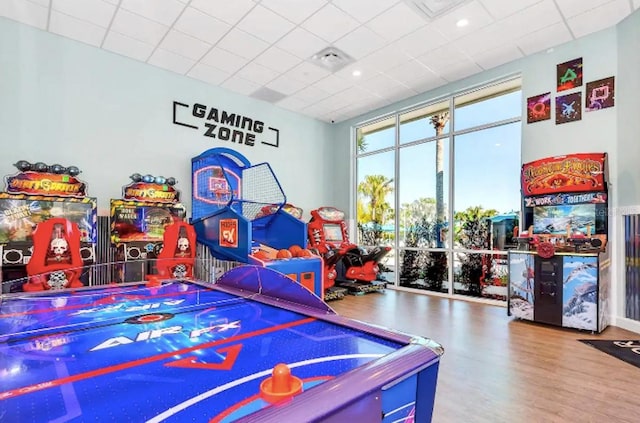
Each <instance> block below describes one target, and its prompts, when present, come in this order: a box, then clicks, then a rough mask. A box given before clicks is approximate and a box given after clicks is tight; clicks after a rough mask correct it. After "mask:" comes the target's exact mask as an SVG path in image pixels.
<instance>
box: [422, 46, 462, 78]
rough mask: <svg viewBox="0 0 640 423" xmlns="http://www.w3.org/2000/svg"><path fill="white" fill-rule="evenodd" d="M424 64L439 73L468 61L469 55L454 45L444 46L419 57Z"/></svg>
mask: <svg viewBox="0 0 640 423" xmlns="http://www.w3.org/2000/svg"><path fill="white" fill-rule="evenodd" d="M417 60H418V61H419V62H420V63H422V64H423V65H425V66H427V67H428V68H429V69H431V70H432V71H434V72H435V73H437V74H440V73H441V71H444V70H446V68H447V67H449V66H451V65H455V64H458V63H462V62H464V61H468V60H469V57H468V56H467V55H466V54H464V53H463V52H462V51H460V50H459V49H457V48H455V47H453V46H444V47H440V48H439V49H436V50H434V51H431V52H429V53H427V54H424V55H422V56H420V57H418V58H417Z"/></svg>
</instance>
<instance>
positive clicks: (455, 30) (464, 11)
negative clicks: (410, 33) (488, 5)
mask: <svg viewBox="0 0 640 423" xmlns="http://www.w3.org/2000/svg"><path fill="white" fill-rule="evenodd" d="M460 19H467V20H468V21H469V24H468V25H466V26H464V27H462V28H460V27H458V26H457V25H456V23H457V22H458V21H459V20H460ZM493 21H494V19H493V18H492V17H491V15H489V14H488V13H487V12H486V10H485V9H484V8H483V7H482V6H481V5H480V3H478V2H477V1H472V2H471V3H468V4H465V5H464V6H461V7H458V8H456V9H454V10H452V11H451V12H449V13H447V14H446V15H444V16H441V17H439V18H438V19H436V20H435V21H433V23H432V24H431V25H430V26H431V28H433V29H435V30H437V31H439V32H440V33H441V34H442V35H444V36H445V37H447V38H448V39H449V40H455V39H458V38H460V37H463V36H465V35H468V34H471V33H473V32H475V31H477V30H479V29H480V28H482V27H485V26H487V25H489V24H490V23H492V22H493Z"/></svg>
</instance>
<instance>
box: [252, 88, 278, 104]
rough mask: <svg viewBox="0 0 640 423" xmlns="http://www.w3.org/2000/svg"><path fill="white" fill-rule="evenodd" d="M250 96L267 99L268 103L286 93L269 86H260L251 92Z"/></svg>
mask: <svg viewBox="0 0 640 423" xmlns="http://www.w3.org/2000/svg"><path fill="white" fill-rule="evenodd" d="M251 97H253V98H257V99H258V100H264V101H268V102H269V103H276V102H278V101H280V100H282V99H283V98H285V97H286V95H284V94H282V93H280V92H278V91H275V90H272V89H271V88H267V87H262V88H258V89H257V90H256V91H255V92H254V93H253V94H251Z"/></svg>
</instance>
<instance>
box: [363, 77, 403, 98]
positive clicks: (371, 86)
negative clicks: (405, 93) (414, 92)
mask: <svg viewBox="0 0 640 423" xmlns="http://www.w3.org/2000/svg"><path fill="white" fill-rule="evenodd" d="M358 86H359V87H362V88H365V89H366V90H368V91H370V92H372V93H375V94H378V95H380V96H382V97H386V95H387V94H389V93H391V92H393V91H395V90H400V91H402V90H405V89H407V87H406V86H405V85H403V84H401V83H400V82H398V81H396V80H395V79H393V78H390V77H388V76H387V75H384V74H382V73H379V74H377V75H376V76H374V77H373V78H369V79H368V80H365V81H360V82H358Z"/></svg>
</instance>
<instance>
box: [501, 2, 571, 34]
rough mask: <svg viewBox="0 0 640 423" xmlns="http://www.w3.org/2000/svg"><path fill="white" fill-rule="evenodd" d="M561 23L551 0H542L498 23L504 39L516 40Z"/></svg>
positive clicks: (560, 17)
mask: <svg viewBox="0 0 640 423" xmlns="http://www.w3.org/2000/svg"><path fill="white" fill-rule="evenodd" d="M561 21H562V16H561V15H560V12H558V9H557V8H556V6H555V3H554V2H553V0H543V1H541V2H540V3H536V4H534V5H533V6H531V7H528V8H527V9H525V10H522V11H520V12H517V13H514V14H513V15H511V16H509V18H508V19H503V20H501V21H500V22H499V23H498V26H499V27H500V28H501V31H503V33H504V37H505V38H507V39H517V38H520V37H522V36H524V35H526V34H529V33H531V32H535V31H537V30H539V29H542V28H545V27H547V26H550V25H552V24H555V23H558V22H561Z"/></svg>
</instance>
